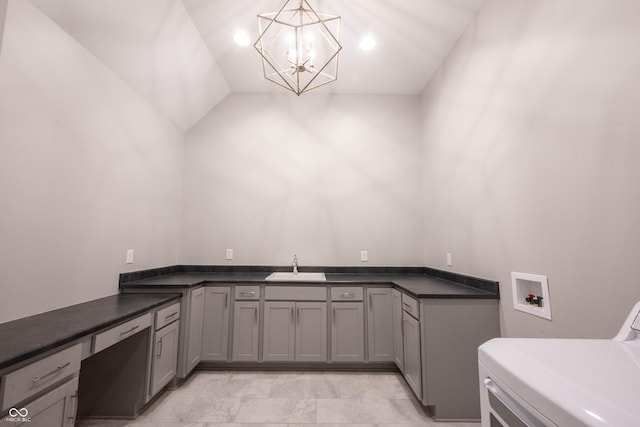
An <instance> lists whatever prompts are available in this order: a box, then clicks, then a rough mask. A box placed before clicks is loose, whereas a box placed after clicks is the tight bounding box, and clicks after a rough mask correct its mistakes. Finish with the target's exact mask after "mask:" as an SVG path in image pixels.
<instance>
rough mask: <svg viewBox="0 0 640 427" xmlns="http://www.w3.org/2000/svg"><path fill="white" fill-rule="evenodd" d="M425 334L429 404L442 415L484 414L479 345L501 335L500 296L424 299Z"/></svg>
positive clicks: (424, 388) (425, 383)
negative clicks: (496, 297) (481, 407)
mask: <svg viewBox="0 0 640 427" xmlns="http://www.w3.org/2000/svg"><path fill="white" fill-rule="evenodd" d="M420 334H421V339H422V342H421V344H422V379H423V384H422V391H423V392H422V403H423V405H425V406H429V407H430V409H431V412H432V414H433V416H434V418H436V419H437V420H451V419H479V418H480V394H479V390H480V389H479V388H478V346H480V345H481V344H482V343H484V342H486V341H487V340H490V339H491V338H495V337H498V336H500V312H499V301H498V300H495V299H428V298H425V299H421V300H420ZM405 369H406V368H405Z"/></svg>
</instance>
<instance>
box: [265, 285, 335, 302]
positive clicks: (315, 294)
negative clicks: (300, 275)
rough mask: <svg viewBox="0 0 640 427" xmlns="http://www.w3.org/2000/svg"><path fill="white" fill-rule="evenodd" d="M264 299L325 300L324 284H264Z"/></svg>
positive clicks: (325, 289) (325, 290)
mask: <svg viewBox="0 0 640 427" xmlns="http://www.w3.org/2000/svg"><path fill="white" fill-rule="evenodd" d="M264 299H265V300H278V301H326V300H327V288H326V287H325V286H266V287H265V288H264Z"/></svg>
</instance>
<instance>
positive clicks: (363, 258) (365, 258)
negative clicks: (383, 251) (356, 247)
mask: <svg viewBox="0 0 640 427" xmlns="http://www.w3.org/2000/svg"><path fill="white" fill-rule="evenodd" d="M360 261H362V262H367V261H369V252H368V251H360Z"/></svg>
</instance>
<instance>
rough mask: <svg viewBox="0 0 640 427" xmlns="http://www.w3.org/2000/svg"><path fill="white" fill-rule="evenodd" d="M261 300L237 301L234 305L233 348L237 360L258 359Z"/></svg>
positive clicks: (250, 360)
mask: <svg viewBox="0 0 640 427" xmlns="http://www.w3.org/2000/svg"><path fill="white" fill-rule="evenodd" d="M259 311H260V302H259V301H236V302H235V304H234V307H233V350H232V352H231V353H232V355H231V359H232V360H233V361H237V362H255V361H257V360H258V332H259V330H260V328H259Z"/></svg>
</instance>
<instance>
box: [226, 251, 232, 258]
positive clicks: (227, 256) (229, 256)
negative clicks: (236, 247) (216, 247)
mask: <svg viewBox="0 0 640 427" xmlns="http://www.w3.org/2000/svg"><path fill="white" fill-rule="evenodd" d="M226 259H227V260H232V259H233V249H227V254H226Z"/></svg>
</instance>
